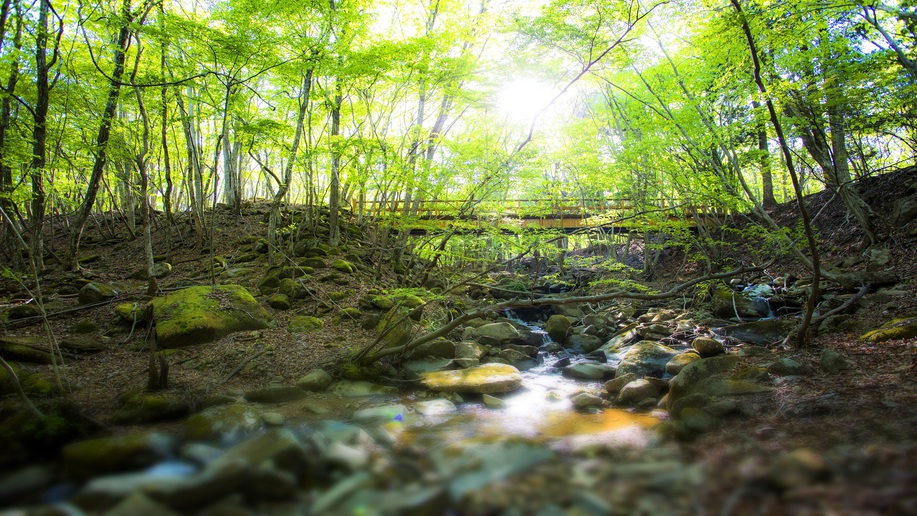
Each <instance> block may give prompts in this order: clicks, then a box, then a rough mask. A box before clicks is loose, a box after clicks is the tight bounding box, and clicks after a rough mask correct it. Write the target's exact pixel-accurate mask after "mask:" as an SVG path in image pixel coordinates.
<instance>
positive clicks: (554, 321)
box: [543, 315, 572, 344]
mask: <svg viewBox="0 0 917 516" xmlns="http://www.w3.org/2000/svg"><path fill="white" fill-rule="evenodd" d="M571 326H572V323H571V322H570V319H569V318H568V317H567V316H565V315H552V316H551V317H549V318H548V320H547V322H545V323H544V326H543V329H544V331H546V332H548V335H549V336H550V337H551V338H552V339H554V341H556V342H559V343H561V344H564V343H566V342H567V333H568V332H569V331H570V327H571Z"/></svg>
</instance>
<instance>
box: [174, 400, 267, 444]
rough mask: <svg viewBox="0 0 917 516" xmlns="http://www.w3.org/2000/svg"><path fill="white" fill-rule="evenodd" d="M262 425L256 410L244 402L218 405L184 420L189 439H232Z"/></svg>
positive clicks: (186, 436) (251, 431) (186, 434)
mask: <svg viewBox="0 0 917 516" xmlns="http://www.w3.org/2000/svg"><path fill="white" fill-rule="evenodd" d="M261 427H262V419H261V416H260V414H258V411H257V410H255V409H254V407H252V406H251V405H248V404H246V403H233V404H231V405H219V406H215V407H210V408H208V409H206V410H203V411H201V412H198V413H197V414H194V415H192V416H191V417H189V418H188V419H186V420H185V438H186V439H188V440H189V441H211V440H221V439H222V440H227V441H229V440H233V439H234V438H236V437H238V436H240V435H243V434H249V433H253V432H255V431H257V430H258V429H260V428H261Z"/></svg>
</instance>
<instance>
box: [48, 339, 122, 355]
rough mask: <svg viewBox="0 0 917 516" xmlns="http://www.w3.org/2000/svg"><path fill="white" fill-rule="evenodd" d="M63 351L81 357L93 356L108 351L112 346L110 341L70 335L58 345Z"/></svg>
mask: <svg viewBox="0 0 917 516" xmlns="http://www.w3.org/2000/svg"><path fill="white" fill-rule="evenodd" d="M58 344H59V345H60V347H61V349H65V350H67V351H69V352H71V353H77V354H80V355H91V354H94V353H101V352H102V351H105V350H107V349H108V348H109V347H111V345H110V344H109V341H108V339H105V338H99V337H87V336H83V335H70V336H68V337H64V338H63V339H61V340H60V342H59V343H58Z"/></svg>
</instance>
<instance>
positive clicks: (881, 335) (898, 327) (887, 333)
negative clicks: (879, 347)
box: [860, 315, 917, 342]
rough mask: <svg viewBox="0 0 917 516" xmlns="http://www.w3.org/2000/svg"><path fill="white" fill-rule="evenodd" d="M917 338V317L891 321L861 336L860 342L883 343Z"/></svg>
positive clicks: (912, 316)
mask: <svg viewBox="0 0 917 516" xmlns="http://www.w3.org/2000/svg"><path fill="white" fill-rule="evenodd" d="M911 337H917V315H911V316H908V317H899V318H897V319H892V320H891V321H888V322H887V323H885V324H883V325H882V326H880V327H879V328H877V329H875V330H872V331H870V332H867V333H865V334H863V335H862V336H861V337H860V340H862V341H866V342H884V341H886V340H892V339H909V338H911Z"/></svg>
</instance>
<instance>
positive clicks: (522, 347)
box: [504, 344, 538, 358]
mask: <svg viewBox="0 0 917 516" xmlns="http://www.w3.org/2000/svg"><path fill="white" fill-rule="evenodd" d="M504 349H511V350H513V351H518V352H519V353H522V354H524V355H526V356H528V357H531V358H535V357H537V356H538V348H536V347H535V346H530V345H527V344H510V345H508V346H506V347H505V348H504Z"/></svg>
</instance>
